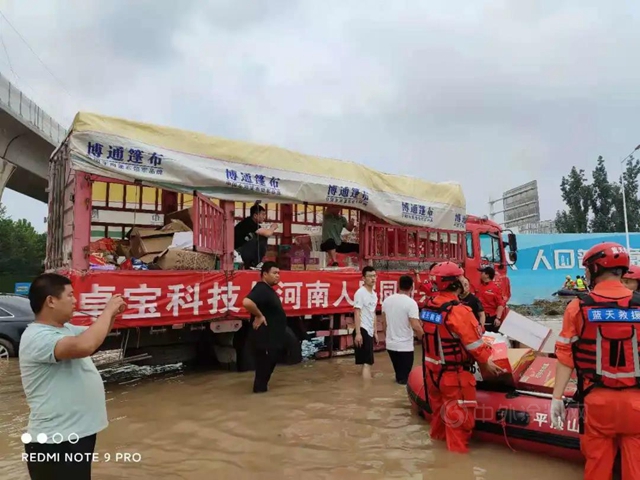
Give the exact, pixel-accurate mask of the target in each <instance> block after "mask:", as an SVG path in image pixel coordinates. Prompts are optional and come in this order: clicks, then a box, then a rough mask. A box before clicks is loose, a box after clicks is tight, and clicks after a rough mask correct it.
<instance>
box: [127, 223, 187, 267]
mask: <svg viewBox="0 0 640 480" xmlns="http://www.w3.org/2000/svg"><path fill="white" fill-rule="evenodd" d="M190 231H191V229H190V228H189V227H187V226H186V225H185V224H184V223H182V222H181V221H180V220H173V221H172V222H171V223H170V224H168V225H165V226H164V227H162V228H160V229H155V228H138V227H135V228H133V229H132V230H131V236H130V239H129V241H130V244H131V255H132V256H133V257H135V258H138V259H140V260H142V258H143V257H147V258H149V257H148V256H149V255H153V256H154V257H155V256H157V255H158V254H160V253H162V252H164V251H165V250H166V249H167V248H169V247H170V246H171V243H172V242H173V234H174V233H176V232H190Z"/></svg>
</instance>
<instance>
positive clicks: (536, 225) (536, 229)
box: [512, 220, 558, 234]
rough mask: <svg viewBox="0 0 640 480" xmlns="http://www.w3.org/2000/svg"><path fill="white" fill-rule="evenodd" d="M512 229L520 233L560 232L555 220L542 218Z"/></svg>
mask: <svg viewBox="0 0 640 480" xmlns="http://www.w3.org/2000/svg"><path fill="white" fill-rule="evenodd" d="M512 230H513V231H514V232H516V233H519V234H527V233H528V234H533V233H542V234H551V233H558V230H557V229H556V222H555V220H541V221H539V222H531V223H523V224H521V225H518V226H517V227H513V228H512Z"/></svg>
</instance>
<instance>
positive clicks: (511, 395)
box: [407, 358, 584, 462]
mask: <svg viewBox="0 0 640 480" xmlns="http://www.w3.org/2000/svg"><path fill="white" fill-rule="evenodd" d="M540 360H541V361H544V362H545V364H546V365H547V368H548V370H549V371H553V372H555V362H557V360H556V359H554V358H544V359H542V358H540ZM424 374H425V372H424V367H423V366H417V367H415V368H414V369H413V370H412V371H411V373H410V375H409V381H408V382H407V392H408V394H409V399H410V401H411V405H412V409H413V410H414V411H415V412H416V413H417V414H419V415H420V416H421V417H423V418H424V419H425V420H427V421H430V419H431V415H433V414H434V412H432V411H431V407H430V406H429V401H428V398H427V396H426V395H425V391H426V383H425V375H424ZM525 375H526V374H525ZM526 388H527V389H521V388H520V386H518V387H514V386H508V385H500V384H486V383H485V382H478V385H477V401H478V408H477V409H476V414H475V417H476V424H475V429H474V438H477V439H480V440H483V441H487V442H492V443H497V444H502V445H505V446H507V447H509V448H511V449H512V450H514V451H526V452H534V453H539V454H543V455H549V456H553V457H559V458H563V459H568V460H572V461H576V462H583V461H584V458H583V456H582V453H581V452H580V439H579V422H578V419H579V414H580V410H579V408H578V405H577V404H576V403H575V402H573V401H567V417H566V420H565V422H564V425H563V428H562V430H556V429H553V428H552V426H551V417H550V415H549V409H550V406H551V393H550V392H549V388H548V387H545V386H544V385H541V386H540V388H538V389H537V390H538V391H536V389H535V387H531V384H529V385H527V386H526ZM565 396H566V395H565ZM436 413H437V412H436ZM461 420H462V419H445V422H446V421H452V422H456V421H461Z"/></svg>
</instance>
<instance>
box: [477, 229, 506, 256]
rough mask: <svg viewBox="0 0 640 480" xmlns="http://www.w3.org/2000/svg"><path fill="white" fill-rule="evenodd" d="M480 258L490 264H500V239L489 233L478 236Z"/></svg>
mask: <svg viewBox="0 0 640 480" xmlns="http://www.w3.org/2000/svg"><path fill="white" fill-rule="evenodd" d="M480 257H481V259H482V260H486V261H489V262H491V263H502V251H501V250H500V239H499V238H498V237H496V236H495V235H491V234H489V233H481V234H480Z"/></svg>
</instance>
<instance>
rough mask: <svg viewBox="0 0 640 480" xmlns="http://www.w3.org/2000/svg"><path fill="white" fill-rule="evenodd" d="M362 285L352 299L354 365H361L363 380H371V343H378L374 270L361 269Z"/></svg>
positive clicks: (368, 268)
mask: <svg viewBox="0 0 640 480" xmlns="http://www.w3.org/2000/svg"><path fill="white" fill-rule="evenodd" d="M362 278H363V279H364V285H363V286H362V287H360V288H359V289H358V291H357V292H356V294H355V296H354V297H353V308H354V316H355V323H356V326H355V330H354V331H353V339H354V349H355V356H356V365H362V376H363V378H367V379H368V378H371V365H373V342H374V341H375V342H376V343H378V332H377V329H376V328H377V322H376V320H377V317H376V308H377V306H378V295H377V294H376V292H375V291H374V287H375V285H376V270H375V268H373V267H370V266H366V267H364V268H363V269H362Z"/></svg>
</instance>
